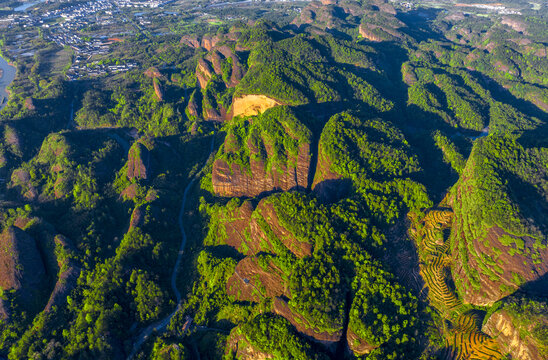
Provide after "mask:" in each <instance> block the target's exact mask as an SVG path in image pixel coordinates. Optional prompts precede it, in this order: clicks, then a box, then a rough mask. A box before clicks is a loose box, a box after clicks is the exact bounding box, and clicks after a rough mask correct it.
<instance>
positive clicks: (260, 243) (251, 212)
mask: <svg viewBox="0 0 548 360" xmlns="http://www.w3.org/2000/svg"><path fill="white" fill-rule="evenodd" d="M263 220H264V222H266V224H267V225H268V227H269V229H268V230H267V229H264V228H263V226H264V225H263ZM222 223H223V225H221V226H222V229H220V230H219V231H220V232H222V233H223V234H226V244H227V245H229V246H232V247H234V248H235V249H236V250H238V251H240V252H241V253H243V254H246V255H248V256H251V255H256V254H258V253H260V252H271V253H273V254H275V253H276V251H275V248H274V246H273V244H271V243H270V240H269V236H268V235H267V231H269V232H271V233H272V234H273V235H274V236H275V237H276V238H277V239H279V240H280V241H281V242H282V243H283V245H285V246H286V247H287V249H288V250H289V251H291V252H292V253H293V254H294V255H295V256H297V257H299V258H302V257H305V256H310V255H311V254H312V250H313V246H312V245H311V244H309V243H306V242H302V241H298V240H297V239H296V238H295V236H294V235H293V234H292V233H291V232H290V231H289V230H287V229H286V228H285V227H284V226H283V225H282V224H281V223H280V220H279V217H278V215H277V213H276V210H275V209H274V206H273V205H272V204H271V203H270V202H269V200H268V198H264V199H262V200H261V201H260V202H259V204H258V205H257V208H256V209H253V205H252V204H251V202H250V201H246V202H244V203H243V204H242V205H241V206H240V207H238V208H236V209H235V210H233V211H230V212H228V213H227V214H226V219H222Z"/></svg>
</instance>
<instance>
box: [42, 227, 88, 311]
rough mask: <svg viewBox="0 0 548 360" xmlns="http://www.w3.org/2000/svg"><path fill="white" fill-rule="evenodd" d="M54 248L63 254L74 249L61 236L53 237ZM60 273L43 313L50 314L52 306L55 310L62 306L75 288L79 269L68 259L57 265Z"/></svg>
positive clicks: (69, 252) (70, 252)
mask: <svg viewBox="0 0 548 360" xmlns="http://www.w3.org/2000/svg"><path fill="white" fill-rule="evenodd" d="M55 244H56V246H58V247H60V248H62V249H63V250H62V251H63V252H64V253H65V254H72V253H73V251H74V249H73V246H72V244H71V243H70V241H69V240H68V239H67V238H65V237H64V236H62V235H57V236H56V237H55ZM59 267H60V269H61V271H60V272H59V277H58V279H57V282H56V283H55V287H54V289H53V291H52V293H51V295H50V297H49V300H48V303H47V305H46V307H45V309H44V311H45V312H46V313H47V312H50V311H51V310H52V308H53V307H54V306H56V307H57V308H59V307H62V306H64V304H65V303H66V301H67V296H68V295H69V294H70V292H71V291H72V289H74V287H75V286H76V281H77V280H78V277H79V276H80V271H81V269H80V267H78V266H76V264H75V263H74V261H73V260H72V259H71V258H70V257H69V258H67V259H64V260H63V262H61V263H59Z"/></svg>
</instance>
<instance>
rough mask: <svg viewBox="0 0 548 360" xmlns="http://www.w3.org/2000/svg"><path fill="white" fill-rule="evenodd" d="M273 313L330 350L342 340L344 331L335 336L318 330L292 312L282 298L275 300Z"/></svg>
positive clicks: (336, 333)
mask: <svg viewBox="0 0 548 360" xmlns="http://www.w3.org/2000/svg"><path fill="white" fill-rule="evenodd" d="M272 311H273V312H274V313H276V314H278V315H280V316H283V317H284V318H286V319H287V320H288V321H289V322H290V323H291V325H293V326H294V327H295V328H296V329H297V331H298V332H300V333H302V334H304V335H306V336H309V337H311V338H313V339H314V340H316V341H317V342H320V343H322V344H324V345H326V346H327V347H328V348H329V347H332V346H335V345H336V343H337V342H339V341H340V340H341V338H342V329H341V330H339V331H336V332H334V333H333V334H330V333H327V332H324V331H320V330H318V329H317V328H316V327H315V326H314V324H311V323H309V322H308V321H307V320H306V319H305V318H304V317H302V316H301V315H299V314H298V313H296V312H294V311H293V310H291V308H290V307H289V305H288V303H287V302H286V301H285V300H283V299H282V298H279V297H277V298H275V299H274V301H273V303H272Z"/></svg>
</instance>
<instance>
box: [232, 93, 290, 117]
mask: <svg viewBox="0 0 548 360" xmlns="http://www.w3.org/2000/svg"><path fill="white" fill-rule="evenodd" d="M277 105H281V103H280V102H279V101H278V100H275V99H272V98H270V97H268V96H265V95H244V96H241V97H238V98H235V99H234V101H233V104H232V111H233V114H234V116H240V115H243V116H252V115H258V114H260V113H263V112H264V111H265V110H267V109H270V108H271V107H274V106H277Z"/></svg>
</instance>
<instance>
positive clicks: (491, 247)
mask: <svg viewBox="0 0 548 360" xmlns="http://www.w3.org/2000/svg"><path fill="white" fill-rule="evenodd" d="M480 160H481V159H480ZM475 170H476V165H475V164H473V163H471V162H470V160H469V161H468V163H467V165H466V168H465V170H464V173H463V176H462V177H461V180H460V181H459V183H457V186H456V187H455V188H454V189H453V192H452V193H453V197H452V199H451V205H452V206H453V208H454V209H455V216H454V221H453V226H452V229H451V239H452V241H451V244H452V247H451V249H450V251H451V258H452V259H453V265H452V273H453V278H456V279H457V280H458V281H457V282H456V285H457V289H458V291H459V294H460V295H461V296H462V298H463V300H464V302H467V303H470V304H473V305H478V306H490V305H492V304H493V303H495V302H496V301H498V300H500V299H502V298H504V297H505V296H508V295H510V294H512V293H513V292H514V291H516V290H517V289H518V288H519V287H520V286H522V285H524V284H525V283H528V282H535V281H539V280H540V279H541V278H542V277H543V276H544V275H545V274H547V273H548V247H546V246H540V247H539V246H537V245H538V240H535V239H534V238H532V237H530V236H526V235H523V236H517V235H513V234H511V233H509V232H508V231H506V230H504V229H503V228H501V227H500V226H498V225H496V224H493V225H485V224H481V225H480V224H477V222H478V220H477V218H476V216H477V214H476V213H474V210H473V208H470V206H469V205H467V204H469V203H475V202H477V201H476V200H475V198H473V197H471V196H473V195H471V194H477V193H478V192H479V191H481V189H478V187H477V182H476V181H475V180H474V178H475V177H476V176H477V175H476V174H475ZM500 191H503V190H502V189H500ZM463 204H466V205H464V206H463ZM487 211H488V210H487ZM472 229H476V230H472ZM478 229H479V230H478ZM546 292H547V290H546V287H545V289H544V294H546Z"/></svg>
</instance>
